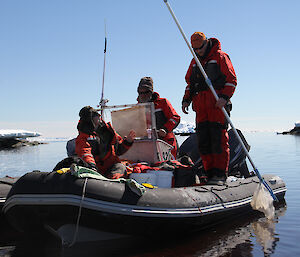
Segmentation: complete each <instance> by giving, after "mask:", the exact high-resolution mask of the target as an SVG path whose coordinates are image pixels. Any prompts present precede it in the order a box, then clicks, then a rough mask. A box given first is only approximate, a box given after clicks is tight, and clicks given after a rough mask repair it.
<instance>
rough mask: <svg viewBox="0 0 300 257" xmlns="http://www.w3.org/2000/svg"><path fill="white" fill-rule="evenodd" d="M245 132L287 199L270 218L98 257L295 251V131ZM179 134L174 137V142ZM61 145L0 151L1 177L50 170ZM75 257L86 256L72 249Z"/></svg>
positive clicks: (4, 249)
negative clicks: (283, 186)
mask: <svg viewBox="0 0 300 257" xmlns="http://www.w3.org/2000/svg"><path fill="white" fill-rule="evenodd" d="M244 135H245V137H246V139H247V141H248V143H249V144H250V145H251V150H250V155H251V157H252V159H253V161H254V163H255V165H256V166H257V167H258V170H259V171H260V173H261V174H264V173H271V174H275V175H278V176H280V177H282V178H283V179H284V181H285V182H286V185H287V189H288V191H287V193H286V196H285V200H286V203H285V204H282V205H281V206H279V207H277V209H276V219H275V221H268V220H266V219H265V218H264V217H263V216H261V215H257V214H249V215H246V216H245V215H244V216H242V217H238V218H235V219H233V220H230V222H224V224H221V225H218V226H216V227H213V228H210V229H207V230H204V231H202V232H199V233H198V234H196V235H191V236H187V237H185V238H184V239H183V238H182V237H179V238H180V239H178V240H175V241H174V240H173V241H172V242H169V241H168V240H166V242H163V243H162V242H146V243H145V245H143V246H142V247H141V246H137V245H135V246H134V247H132V248H130V249H127V250H126V251H124V250H122V249H121V250H120V252H114V253H113V254H111V255H110V254H109V251H110V250H109V249H106V250H107V252H108V254H107V255H103V253H102V254H101V253H99V255H97V256H99V257H100V256H135V257H137V256H144V257H150V256H151V257H154V256H161V257H162V256H182V257H191V256H199V257H200V256H201V257H202V256H216V257H221V256H222V257H223V256H228V257H229V256H230V257H232V256H254V257H258V256H280V257H286V256H300V244H299V240H300V208H299V207H298V206H299V199H300V177H299V174H300V136H290V135H276V134H275V133H271V132H255V133H254V132H247V133H244ZM184 139H185V138H179V142H183V141H184ZM65 145H66V141H61V142H49V143H48V144H45V145H38V146H33V147H23V148H21V149H17V150H10V151H0V177H4V176H5V175H9V176H21V175H23V174H24V173H26V172H29V171H32V170H41V171H51V170H52V169H53V167H54V166H55V165H56V163H57V162H58V161H60V160H62V159H63V158H65V157H66V148H65ZM248 166H249V169H251V166H250V165H249V164H248ZM158 233H159V232H158ZM1 245H2V244H1ZM13 253H14V247H11V246H5V245H4V246H3V245H2V246H1V247H0V256H3V257H4V256H6V257H9V256H13ZM71 255H73V256H75V255H76V254H75V253H74V254H71ZM76 256H88V255H84V254H82V255H81V254H80V255H79V253H78V252H77V255H76Z"/></svg>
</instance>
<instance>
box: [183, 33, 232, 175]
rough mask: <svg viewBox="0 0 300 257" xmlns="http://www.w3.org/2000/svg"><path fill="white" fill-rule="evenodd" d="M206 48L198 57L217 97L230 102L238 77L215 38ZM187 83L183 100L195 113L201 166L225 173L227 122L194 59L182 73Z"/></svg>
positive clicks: (213, 171)
mask: <svg viewBox="0 0 300 257" xmlns="http://www.w3.org/2000/svg"><path fill="white" fill-rule="evenodd" d="M208 44H209V45H208V47H207V50H206V52H205V54H204V56H203V57H200V58H199V60H200V62H201V64H202V66H203V68H204V70H205V72H206V74H207V75H208V77H209V78H210V80H211V82H212V84H213V87H214V89H215V90H216V93H217V94H218V96H219V97H222V98H224V99H225V100H227V101H229V99H230V98H231V96H232V95H233V93H234V91H235V87H236V85H237V79H236V75H235V71H234V69H233V66H232V63H231V61H230V58H229V56H228V55H227V54H226V53H224V52H223V51H222V50H221V44H220V42H219V40H218V39H216V38H210V39H208ZM185 79H186V82H187V84H188V85H187V86H186V89H185V94H184V97H183V100H182V101H183V102H187V103H190V102H192V108H193V110H194V111H195V112H196V133H197V136H198V137H197V138H198V147H199V152H200V156H201V158H202V162H203V166H204V169H205V170H206V171H207V173H208V176H209V177H212V176H215V175H216V176H224V174H227V172H228V164H229V145H228V133H227V121H226V118H225V116H224V114H223V112H222V110H221V109H220V108H217V107H216V106H215V104H216V99H215V97H214V96H213V94H212V92H211V91H210V89H209V88H208V86H207V84H206V82H205V80H204V77H203V75H202V73H201V72H200V69H199V68H198V66H197V64H196V62H195V60H194V59H193V60H192V61H191V63H190V66H189V68H188V71H187V73H186V76H185Z"/></svg>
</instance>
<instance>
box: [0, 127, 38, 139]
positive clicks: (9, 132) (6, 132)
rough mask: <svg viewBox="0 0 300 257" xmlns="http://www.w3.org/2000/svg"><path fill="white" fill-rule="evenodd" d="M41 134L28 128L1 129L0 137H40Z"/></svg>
mask: <svg viewBox="0 0 300 257" xmlns="http://www.w3.org/2000/svg"><path fill="white" fill-rule="evenodd" d="M40 135H41V134H40V133H38V132H32V131H27V130H18V129H0V139H9V138H27V137H38V136H40Z"/></svg>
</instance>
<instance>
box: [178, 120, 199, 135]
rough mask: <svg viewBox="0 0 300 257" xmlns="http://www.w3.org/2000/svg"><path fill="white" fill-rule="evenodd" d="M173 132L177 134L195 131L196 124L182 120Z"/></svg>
mask: <svg viewBox="0 0 300 257" xmlns="http://www.w3.org/2000/svg"><path fill="white" fill-rule="evenodd" d="M173 132H174V133H175V134H177V135H179V134H190V133H195V125H194V124H192V123H189V122H187V121H181V122H180V123H179V125H178V126H177V128H176V129H174V130H173Z"/></svg>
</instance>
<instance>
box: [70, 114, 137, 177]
mask: <svg viewBox="0 0 300 257" xmlns="http://www.w3.org/2000/svg"><path fill="white" fill-rule="evenodd" d="M91 112H92V113H93V110H92V111H91ZM92 115H99V114H98V113H97V114H92ZM87 116H90V114H89V113H88V114H87ZM77 129H78V132H79V135H78V136H77V138H76V149H75V151H76V154H77V155H78V157H80V158H81V159H83V160H84V161H85V162H87V163H88V164H89V165H90V166H91V167H94V168H96V169H97V171H98V172H100V173H101V174H102V175H104V176H106V177H108V178H112V179H116V178H120V177H123V176H124V175H125V171H126V167H125V166H124V165H123V164H122V163H121V161H120V159H119V157H118V156H120V155H122V154H124V153H125V152H126V151H127V150H128V149H129V148H130V147H131V145H132V143H129V142H128V141H126V137H125V138H124V139H123V138H122V137H121V136H120V135H119V134H117V133H116V131H115V130H114V129H113V127H112V126H111V124H110V123H106V122H104V121H103V120H101V124H100V125H99V126H98V127H97V128H94V126H93V124H92V123H91V121H90V119H89V117H85V116H84V115H82V116H81V119H80V121H79V122H78V125H77Z"/></svg>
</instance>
